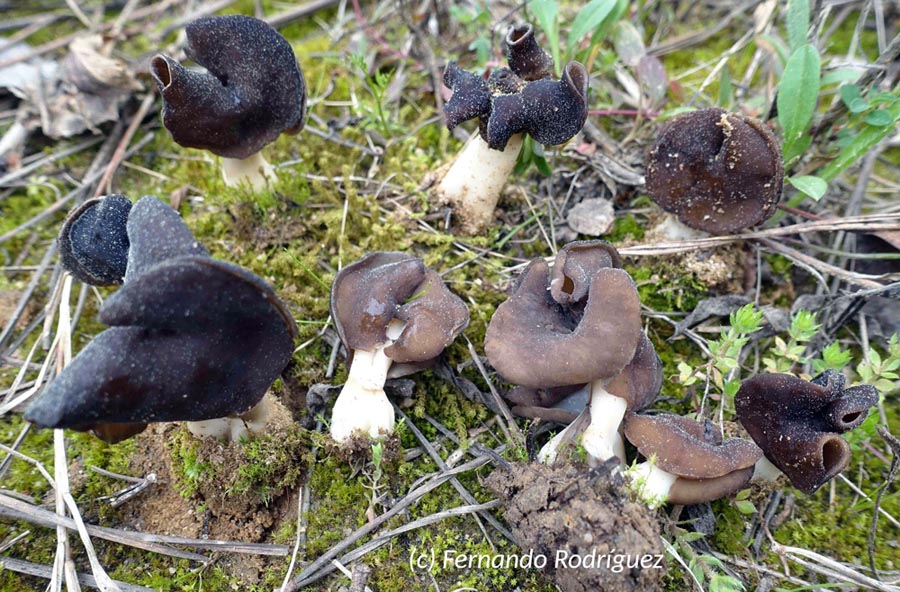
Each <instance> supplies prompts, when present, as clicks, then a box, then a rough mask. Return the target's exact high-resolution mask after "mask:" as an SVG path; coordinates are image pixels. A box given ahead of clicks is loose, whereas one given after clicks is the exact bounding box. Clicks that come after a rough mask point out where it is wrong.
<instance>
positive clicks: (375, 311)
mask: <svg viewBox="0 0 900 592" xmlns="http://www.w3.org/2000/svg"><path fill="white" fill-rule="evenodd" d="M331 315H332V318H334V321H335V326H336V327H337V330H338V334H339V335H340V338H341V342H342V343H343V344H344V347H345V348H346V350H347V352H348V361H349V364H350V366H349V371H348V375H347V381H346V383H345V384H344V387H343V388H342V389H341V392H340V394H339V395H338V398H337V400H336V401H335V403H334V409H333V411H332V417H331V436H332V438H334V439H335V440H336V441H338V442H345V441H347V440H348V439H350V438H351V437H352V436H353V435H354V434H357V433H362V434H365V435H367V436H369V437H371V438H377V437H380V436H383V435H386V434H390V433H391V432H392V431H393V429H394V408H393V407H392V406H391V403H390V401H389V400H388V398H387V395H385V393H384V383H385V380H386V379H387V376H388V372H389V370H390V368H391V365H392V364H393V363H394V362H397V363H401V364H409V363H423V362H430V361H432V360H434V359H436V358H437V357H438V356H439V355H440V354H441V352H442V351H443V350H444V348H446V347H447V346H448V345H450V343H452V342H453V340H454V339H455V338H456V336H457V335H459V333H460V332H462V330H463V329H465V327H466V325H468V323H469V310H468V308H466V305H465V303H463V301H462V300H461V299H460V298H459V297H458V296H456V295H455V294H453V293H452V292H451V291H450V290H449V289H447V287H446V285H444V282H443V281H442V280H441V278H440V276H439V275H438V274H437V273H436V272H435V271H433V270H431V269H429V268H427V267H426V266H425V264H424V263H423V262H422V260H421V259H419V258H417V257H413V256H412V255H408V254H406V253H400V252H383V251H379V252H375V253H370V254H368V255H366V256H365V257H363V258H362V259H360V260H359V261H356V262H354V263H352V264H350V265H348V266H347V267H345V268H343V269H342V270H341V271H340V272H338V274H337V275H336V276H335V278H334V282H333V283H332V288H331Z"/></svg>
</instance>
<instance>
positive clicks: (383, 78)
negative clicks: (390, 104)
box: [348, 53, 403, 138]
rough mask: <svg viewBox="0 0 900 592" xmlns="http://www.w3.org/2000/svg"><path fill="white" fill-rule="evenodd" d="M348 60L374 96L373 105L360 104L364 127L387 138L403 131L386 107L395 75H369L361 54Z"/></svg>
mask: <svg viewBox="0 0 900 592" xmlns="http://www.w3.org/2000/svg"><path fill="white" fill-rule="evenodd" d="M348 60H349V61H350V64H351V65H352V66H353V67H355V68H356V69H357V70H359V71H360V73H361V74H362V75H363V77H364V79H365V81H366V89H367V90H368V91H369V94H370V95H372V101H371V103H369V102H362V101H360V102H359V110H360V112H361V114H362V117H363V122H362V124H363V127H364V128H375V129H377V130H378V132H379V133H380V134H381V135H383V136H384V137H385V138H389V137H391V136H392V135H394V133H396V132H400V131H403V126H401V125H400V124H399V123H398V122H396V121H395V120H394V119H393V117H391V116H390V115H389V113H388V110H387V107H386V102H387V91H388V87H389V86H390V84H391V81H392V80H393V79H394V75H393V73H390V74H389V73H387V72H382V71H381V70H379V71H377V72H375V74H374V75H373V74H369V68H368V66H367V65H366V58H365V56H364V55H362V54H360V53H354V54H350V56H349V57H348Z"/></svg>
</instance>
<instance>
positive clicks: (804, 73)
mask: <svg viewBox="0 0 900 592" xmlns="http://www.w3.org/2000/svg"><path fill="white" fill-rule="evenodd" d="M787 30H788V40H789V42H790V51H791V54H790V56H789V57H788V60H787V64H785V66H784V72H783V73H782V76H781V84H780V85H779V86H778V98H777V106H778V122H779V124H781V129H782V131H783V132H784V145H783V146H782V152H783V155H784V164H785V168H786V169H787V168H789V167H790V165H792V164H793V163H794V161H795V160H797V159H798V158H799V157H800V156H801V155H802V154H803V153H804V152H806V150H807V148H809V146H810V144H811V143H812V137H811V136H810V134H809V125H810V123H811V122H812V117H813V114H814V113H815V111H816V103H817V101H818V98H819V85H820V71H821V60H820V58H819V52H818V50H817V49H816V47H815V46H814V45H812V44H811V43H807V41H806V39H807V36H808V34H809V0H790V1H789V2H788V5H787ZM789 180H790V179H789ZM801 185H802V182H801ZM801 191H803V189H801ZM823 193H824V192H823Z"/></svg>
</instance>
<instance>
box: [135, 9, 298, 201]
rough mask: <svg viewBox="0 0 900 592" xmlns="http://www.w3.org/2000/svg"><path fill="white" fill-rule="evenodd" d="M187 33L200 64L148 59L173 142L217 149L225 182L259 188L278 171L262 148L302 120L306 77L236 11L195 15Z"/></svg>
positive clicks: (284, 49) (272, 34) (262, 27)
mask: <svg viewBox="0 0 900 592" xmlns="http://www.w3.org/2000/svg"><path fill="white" fill-rule="evenodd" d="M185 33H186V35H187V45H186V46H185V49H184V51H185V54H186V55H187V57H188V58H190V59H192V60H194V61H195V62H197V63H198V64H199V65H201V66H202V67H203V68H205V69H206V71H196V70H188V69H187V68H185V67H183V66H182V65H181V64H179V63H178V62H177V61H175V60H174V59H173V58H171V57H169V56H167V55H162V54H160V55H157V56H155V57H154V58H153V60H152V61H151V62H150V73H151V74H152V75H153V78H154V79H155V80H156V83H157V85H158V86H159V91H160V93H161V94H162V97H163V111H162V113H163V124H164V125H165V126H166V129H168V130H169V132H170V133H171V134H172V139H174V140H175V141H176V142H177V143H178V144H181V145H182V146H185V147H187V148H202V149H205V150H209V151H210V152H212V153H214V154H218V155H219V156H221V157H222V174H223V176H224V178H225V184H226V185H228V186H235V185H238V184H240V183H242V182H246V183H249V185H250V186H251V187H252V188H253V189H255V190H256V189H260V188H262V187H264V186H265V184H266V181H267V179H268V180H274V179H275V178H276V176H275V171H274V169H273V168H272V167H271V165H269V164H268V163H267V162H266V161H265V159H264V158H263V156H262V154H261V153H260V150H262V148H263V147H264V146H265V145H266V144H269V143H270V142H273V141H274V140H275V139H276V138H277V137H278V136H279V135H281V134H282V133H288V134H296V133H298V132H299V131H300V130H301V129H303V126H304V124H305V118H306V82H305V81H304V79H303V73H302V72H301V70H300V65H299V64H298V63H297V59H296V58H295V57H294V51H293V49H291V46H290V44H289V43H288V42H287V40H285V38H284V37H282V36H281V35H280V34H279V33H278V32H277V31H276V30H275V29H273V28H272V27H270V26H269V25H268V24H266V23H265V22H263V21H261V20H259V19H255V18H252V17H248V16H242V15H230V16H211V17H204V18H200V19H197V20H195V21H193V22H192V23H190V24H189V25H188V26H187V27H186V28H185Z"/></svg>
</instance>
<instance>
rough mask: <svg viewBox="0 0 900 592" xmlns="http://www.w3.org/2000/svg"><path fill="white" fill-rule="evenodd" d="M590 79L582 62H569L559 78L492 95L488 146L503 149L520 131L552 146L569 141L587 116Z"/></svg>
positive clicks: (579, 129)
mask: <svg viewBox="0 0 900 592" xmlns="http://www.w3.org/2000/svg"><path fill="white" fill-rule="evenodd" d="M589 79H590V77H589V75H588V72H587V69H586V68H585V67H584V66H583V65H581V64H580V63H578V62H569V63H568V64H566V67H565V69H564V70H563V76H562V78H561V79H560V80H551V79H549V78H544V79H541V80H535V81H534V82H529V83H527V84H526V85H525V86H523V87H522V90H521V91H519V92H518V93H516V94H504V95H499V96H496V97H494V100H493V102H492V105H491V114H490V118H489V119H488V122H487V134H486V135H485V138H484V139H485V141H486V142H487V144H488V146H490V147H491V148H493V149H494V150H503V149H504V148H505V147H506V143H507V142H509V139H510V138H511V137H512V136H513V135H515V134H518V133H522V132H525V133H527V134H529V135H530V136H531V137H532V138H534V140H535V141H536V142H540V143H541V144H547V145H551V146H555V145H557V144H563V143H565V142H567V141H569V140H570V139H571V138H572V137H573V136H574V135H575V134H577V133H578V132H579V131H581V128H582V127H583V126H584V122H585V120H586V119H587V91H588V83H589Z"/></svg>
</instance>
